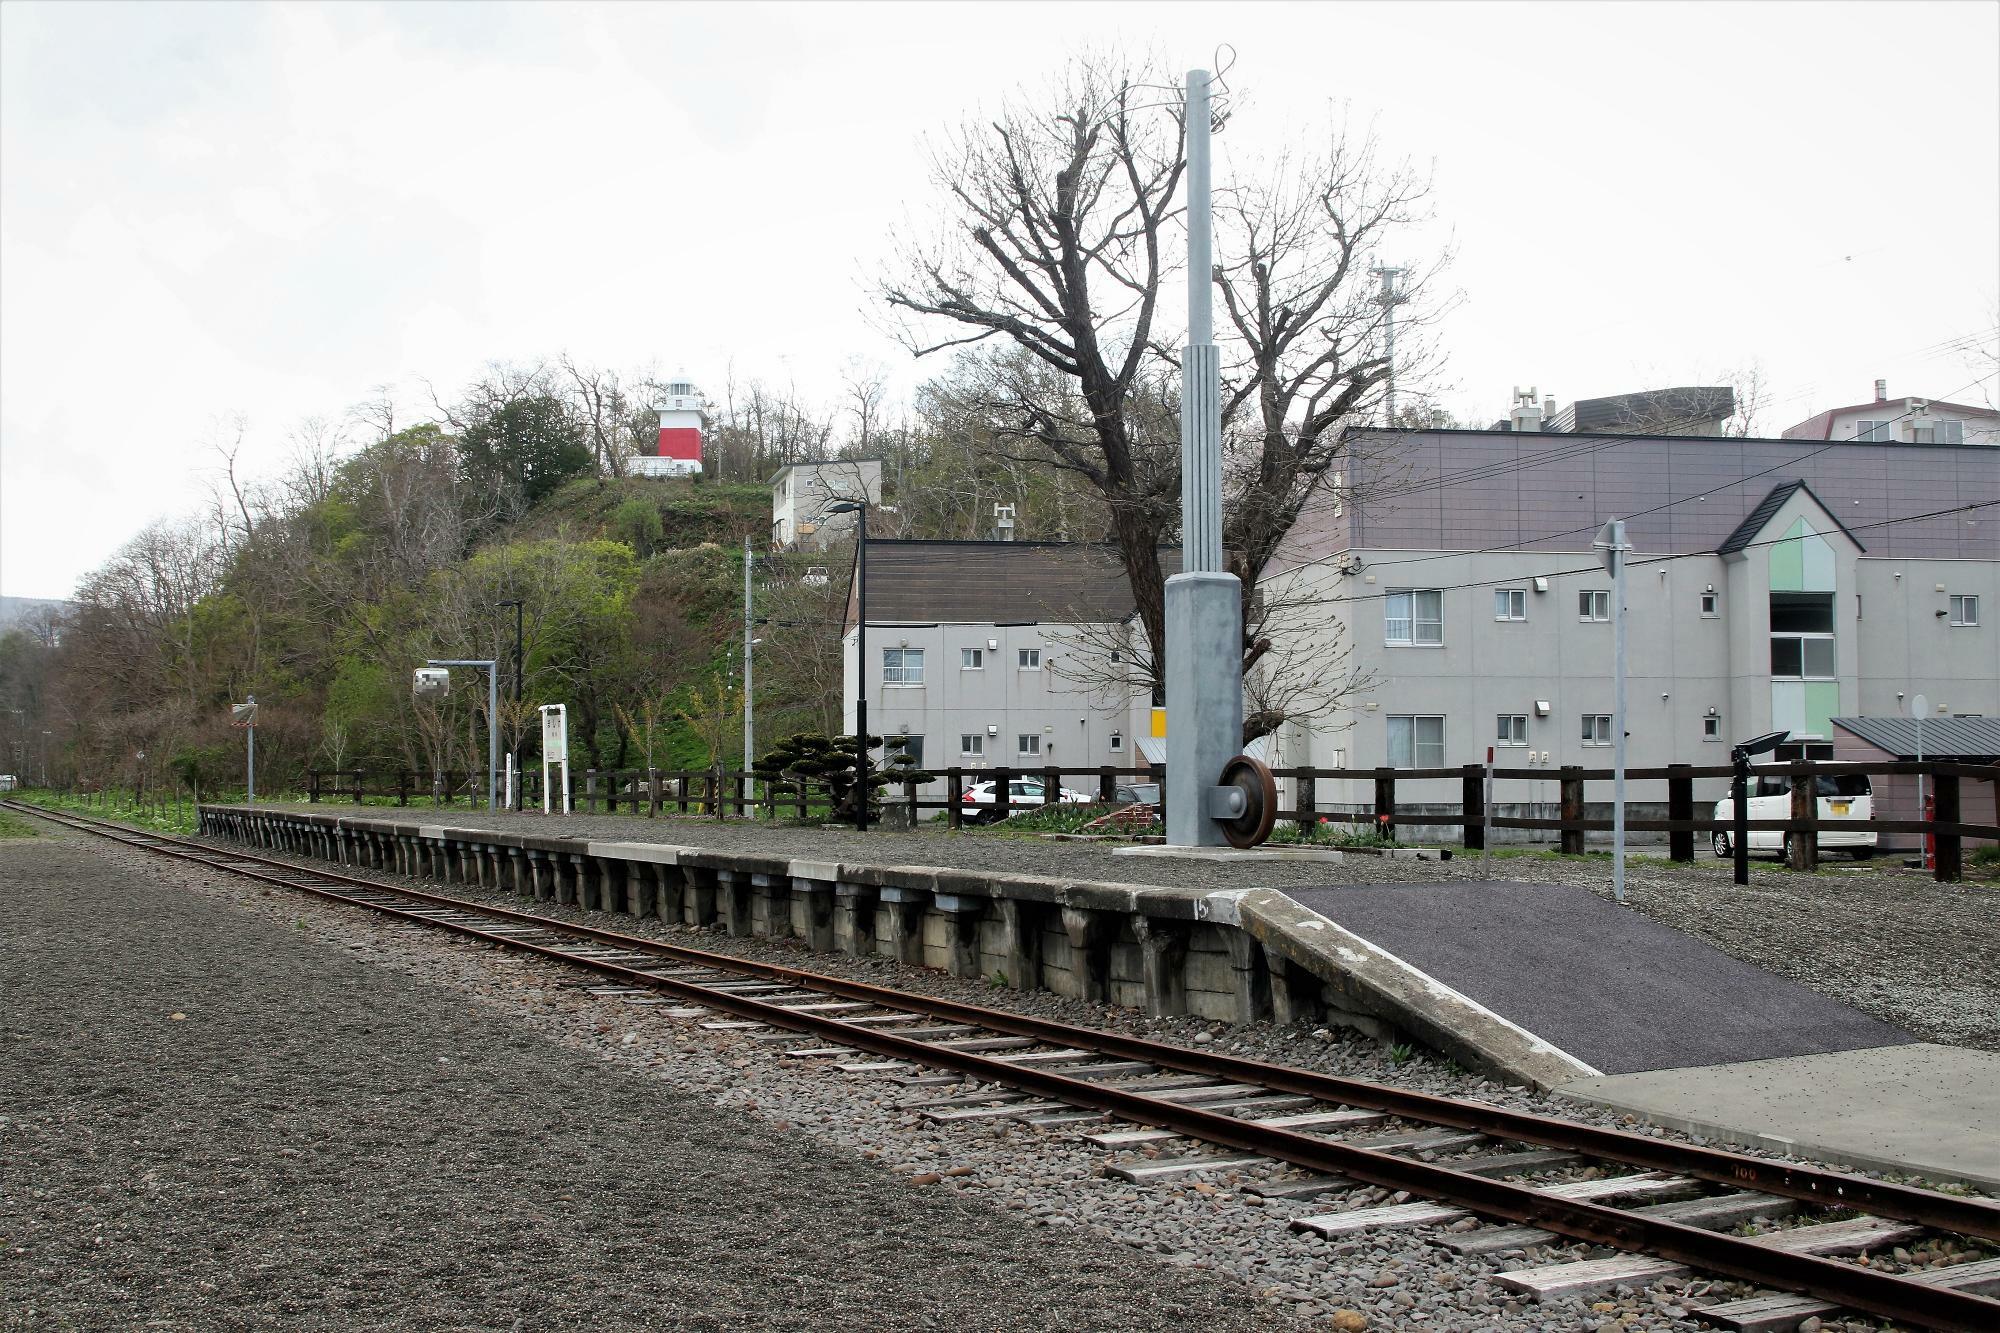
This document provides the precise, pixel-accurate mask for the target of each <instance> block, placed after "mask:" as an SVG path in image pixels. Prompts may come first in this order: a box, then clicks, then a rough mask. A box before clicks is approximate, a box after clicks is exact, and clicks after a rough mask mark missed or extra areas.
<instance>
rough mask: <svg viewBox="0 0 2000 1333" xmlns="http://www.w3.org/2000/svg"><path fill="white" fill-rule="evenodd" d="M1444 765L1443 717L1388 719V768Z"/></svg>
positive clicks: (1440, 766) (1437, 766)
mask: <svg viewBox="0 0 2000 1333" xmlns="http://www.w3.org/2000/svg"><path fill="white" fill-rule="evenodd" d="M1443 766H1444V719H1443V718H1442V717H1391V718H1390V719H1389V767H1391V768H1442V767H1443Z"/></svg>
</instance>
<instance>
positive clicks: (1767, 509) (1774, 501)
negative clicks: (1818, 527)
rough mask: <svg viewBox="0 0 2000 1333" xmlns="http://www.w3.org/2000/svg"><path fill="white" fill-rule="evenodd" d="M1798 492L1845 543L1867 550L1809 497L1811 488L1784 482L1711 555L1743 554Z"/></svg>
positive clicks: (1816, 499) (1817, 500) (1820, 503)
mask: <svg viewBox="0 0 2000 1333" xmlns="http://www.w3.org/2000/svg"><path fill="white" fill-rule="evenodd" d="M1799 491H1804V492H1805V493H1806V494H1807V495H1809V496H1811V497H1812V502H1813V503H1814V504H1816V505H1818V506H1819V512H1820V513H1822V514H1825V515H1826V516H1827V517H1828V518H1829V519H1831V520H1833V526H1835V527H1836V528H1839V529H1840V531H1841V534H1842V535H1843V536H1845V537H1846V538H1847V540H1849V541H1851V542H1853V543H1854V545H1855V547H1856V548H1857V549H1859V550H1863V551H1865V550H1867V549H1868V548H1867V547H1866V546H1863V545H1862V544H1861V539H1860V538H1858V537H1856V536H1855V535H1854V534H1853V533H1851V532H1849V531H1848V530H1847V525H1846V524H1845V523H1842V522H1841V521H1840V516H1839V515H1838V514H1836V513H1834V512H1833V511H1832V510H1831V509H1829V508H1827V506H1826V501H1824V500H1822V499H1820V498H1819V497H1818V496H1817V495H1814V494H1813V488H1812V487H1810V486H1808V485H1806V484H1805V483H1804V482H1803V481H1788V482H1785V483H1784V484H1783V485H1781V486H1773V487H1772V488H1771V493H1770V494H1769V495H1767V496H1765V497H1764V498H1763V499H1762V500H1760V501H1758V502H1757V507H1756V508H1755V509H1753V510H1751V511H1750V512H1749V513H1748V514H1745V515H1744V516H1743V521H1742V522H1741V523H1738V524H1737V525H1736V530H1735V531H1734V532H1732V533H1730V534H1729V535H1728V536H1727V537H1725V538H1723V539H1722V544H1721V545H1720V546H1718V547H1716V548H1715V553H1716V554H1717V555H1735V554H1736V553H1737V552H1738V551H1741V550H1743V549H1744V548H1745V547H1747V546H1749V545H1750V543H1752V542H1754V541H1756V540H1757V534H1758V533H1760V532H1762V531H1763V530H1764V526H1765V524H1767V523H1769V522H1770V521H1771V520H1772V519H1773V518H1775V517H1777V513H1778V511H1779V510H1780V509H1783V508H1784V507H1785V501H1787V500H1789V499H1791V498H1792V496H1793V495H1795V494H1797V493H1798V492H1799Z"/></svg>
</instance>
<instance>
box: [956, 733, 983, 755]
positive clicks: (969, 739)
mask: <svg viewBox="0 0 2000 1333" xmlns="http://www.w3.org/2000/svg"><path fill="white" fill-rule="evenodd" d="M958 752H959V753H960V754H962V755H964V756H965V757H966V758H967V759H982V758H984V757H985V756H986V737H985V736H984V735H982V734H980V733H979V732H976V731H968V732H966V733H965V734H964V735H963V736H960V737H959V738H958Z"/></svg>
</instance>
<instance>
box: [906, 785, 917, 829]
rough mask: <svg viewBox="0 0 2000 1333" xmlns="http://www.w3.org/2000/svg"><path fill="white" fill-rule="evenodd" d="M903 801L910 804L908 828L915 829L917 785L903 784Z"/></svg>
mask: <svg viewBox="0 0 2000 1333" xmlns="http://www.w3.org/2000/svg"><path fill="white" fill-rule="evenodd" d="M903 799H904V800H906V801H908V802H909V803H910V827H911V828H915V827H916V826H917V784H916V783H914V782H905V783H904V784H903Z"/></svg>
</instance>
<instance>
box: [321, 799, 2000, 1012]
mask: <svg viewBox="0 0 2000 1333" xmlns="http://www.w3.org/2000/svg"><path fill="white" fill-rule="evenodd" d="M300 808H302V809H308V810H312V811H316V812H319V813H331V814H353V815H359V816H363V817H367V818H375V819H399V820H405V821H421V822H424V823H441V824H447V825H454V826H458V827H471V828H498V829H506V830H511V831H521V832H536V833H541V834H545V835H549V836H555V837H586V838H596V839H602V840H606V841H611V840H620V839H630V840H635V841H651V842H672V843H682V844H685V845H689V846H697V847H704V848H713V849H715V850H719V851H741V852H756V853H759V854H763V855H777V856H798V857H806V858H812V859H819V860H840V861H867V862H874V863H876V864H883V865H934V866H951V867H957V868H961V869H972V870H987V871H995V872H1004V873H1020V874H1033V875H1056V876H1068V877H1072V878H1076V879H1092V880H1107V881H1114V882H1122V883H1133V884H1161V885H1168V886H1173V887H1181V888H1215V889H1223V888H1250V887H1268V888H1277V889H1283V888H1287V887H1309V886H1317V885H1330V884H1386V883H1412V882H1417V883H1422V882H1437V881H1442V880H1461V879H1468V878H1480V877H1483V876H1484V875H1491V876H1493V877H1496V878H1503V879H1513V880H1522V881H1527V882H1530V883H1546V884H1566V885H1573V886H1576V887H1580V888H1587V889H1589V890H1591V891H1592V892H1594V893H1597V894H1600V895H1602V896H1605V897H1609V896H1610V895H1611V865H1610V861H1609V860H1608V859H1607V858H1604V857H1596V856H1594V857H1578V858H1554V857H1547V858H1545V857H1539V856H1496V857H1494V858H1492V860H1491V862H1490V865H1489V867H1488V868H1487V869H1486V870H1483V871H1482V870H1481V868H1480V861H1479V857H1478V855H1477V853H1474V854H1471V855H1470V856H1467V857H1465V858H1463V859H1459V860H1453V861H1448V862H1439V861H1411V860H1395V859H1389V858H1385V857H1377V856H1363V855H1350V856H1348V857H1347V858H1346V859H1345V860H1344V861H1340V862H1292V863H1287V862H1282V861H1252V862H1245V863H1240V864H1236V865H1231V864H1228V863H1226V862H1215V861H1180V860H1174V859H1167V858H1156V857H1128V856H1113V855H1112V854H1111V851H1110V847H1109V845H1108V844H1103V843H1089V842H1067V841H1056V840H1051V839H1045V838H1039V837H1033V836H1022V835H1020V834H1014V833H1005V832H1001V831H999V830H991V829H982V830H975V831H968V832H964V833H952V832H949V831H947V830H943V829H916V830H907V831H896V830H887V829H871V830H870V831H869V832H867V833H865V834H862V833H856V832H854V831H852V830H842V829H827V828H816V827H794V826H786V825H778V826H775V827H773V826H771V825H763V824H752V823H746V822H742V821H734V820H731V821H719V820H714V819H681V818H673V817H662V818H659V819H647V818H644V817H643V816H633V815H579V814H572V815H542V814H540V813H539V812H530V813H527V814H521V815H515V814H511V813H508V812H500V813H498V814H494V813H490V812H488V811H485V810H480V811H468V810H464V809H458V810H451V809H434V808H431V807H428V806H415V805H413V806H410V807H408V808H407V809H398V808H395V807H384V806H366V807H357V806H347V805H328V804H323V803H322V804H317V805H302V806H301V807H300ZM1697 855H1698V856H1699V858H1700V859H1698V860H1697V861H1696V862H1695V863H1694V864H1693V865H1690V866H1683V865H1675V864H1673V863H1671V862H1668V861H1666V860H1664V859H1662V858H1658V857H1654V856H1639V857H1634V858H1633V859H1632V861H1631V863H1630V868H1629V870H1628V874H1627V901H1628V902H1629V904H1630V905H1631V907H1632V908H1633V909H1634V910H1636V911H1638V912H1641V913H1644V914H1645V915H1646V916H1648V917H1651V918H1652V919H1653V920H1655V921H1658V922H1661V923H1662V924H1665V925H1668V926H1672V927H1674V928H1675V929H1677V930H1683V931H1686V932H1687V933H1688V934H1690V935H1693V936H1694V937H1695V938H1697V939H1699V940H1702V941H1704V942H1706V943H1708V944H1710V945H1713V946H1714V947H1715V948H1717V949H1720V950H1721V951H1722V952H1724V953H1726V954H1728V955H1730V956H1731V957H1733V958H1739V959H1742V960H1743V961H1745V962H1749V963H1755V964H1757V965H1758V966H1760V967H1764V968H1768V969H1770V970H1771V971H1773V972H1776V973H1777V974H1778V975H1780V976H1783V977H1787V978H1789V979H1790V980H1793V981H1796V982H1798V983H1800V984H1801V985H1804V986H1808V987H1810V988H1812V989H1813V990H1816V991H1819V992H1820V993H1822V994H1824V995H1827V996H1830V997H1831V998H1833V999H1836V1000H1839V1001H1841V1002H1842V1003H1844V1004H1849V1005H1852V1006H1853V1007H1854V1008H1856V1009H1859V1010H1860V1011H1861V1012H1863V1013H1865V1014H1869V1015H1871V1016H1872V1017H1875V1018H1879V1019H1881V1020H1883V1021H1884V1022H1887V1023H1892V1024H1894V1025H1896V1026H1897V1027H1900V1028H1902V1029H1904V1030H1905V1031H1907V1032H1910V1033H1911V1034H1913V1035H1915V1036H1917V1037H1920V1038H1923V1039H1924V1040H1927V1041H1938V1042H1944V1043H1947V1044H1950V1045H1957V1046H1974V1047H1980V1048H1983V1049H1986V1050H2000V950H1995V949H1992V948H1989V947H1986V942H1987V941H1988V940H1990V939H1991V938H1992V936H1993V932H1994V929H1995V927H1996V924H2000V882H1995V881H1993V880H1990V879H1988V880H1979V881H1967V882H1965V883H1963V884H1939V883H1937V882H1936V881H1935V880H1933V879H1931V878H1930V877H1929V876H1927V875H1925V874H1923V873H1921V872H1916V871H1903V870H1899V869H1896V868H1893V867H1891V866H1888V865H1886V864H1885V863H1883V862H1874V863H1870V864H1868V865H1865V866H1864V865H1861V864H1859V863H1855V862H1852V861H1848V860H1846V859H1844V858H1841V857H1837V856H1829V857H1828V858H1827V860H1826V861H1825V862H1824V863H1823V868H1822V869H1821V871H1820V872H1819V873H1818V874H1811V875H1805V874H1798V873H1796V872H1794V871H1791V870H1789V869H1786V868H1784V867H1782V866H1780V865H1778V864H1776V863H1775V862H1772V861H1767V860H1758V861H1753V862H1752V863H1751V872H1750V874H1751V882H1750V884H1749V885H1748V886H1747V887H1745V888H1738V887H1736V886H1735V885H1734V884H1733V883H1731V882H1730V876H1729V866H1728V865H1727V863H1725V862H1722V861H1716V860H1713V859H1711V858H1710V857H1708V856H1707V854H1706V852H1705V851H1703V852H1699V853H1697Z"/></svg>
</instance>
